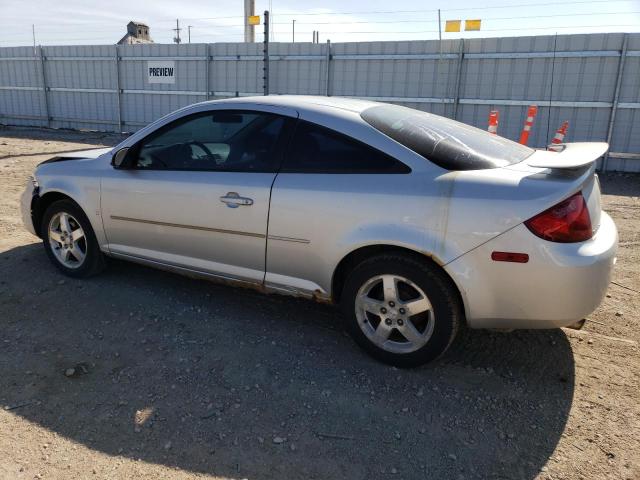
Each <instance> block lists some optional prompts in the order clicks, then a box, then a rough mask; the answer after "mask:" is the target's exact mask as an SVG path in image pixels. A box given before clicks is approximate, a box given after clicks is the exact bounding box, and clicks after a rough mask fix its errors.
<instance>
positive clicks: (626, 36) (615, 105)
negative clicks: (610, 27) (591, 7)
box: [602, 33, 629, 172]
mask: <svg viewBox="0 0 640 480" xmlns="http://www.w3.org/2000/svg"><path fill="white" fill-rule="evenodd" d="M628 41H629V34H628V33H625V34H624V40H622V50H621V51H620V62H618V74H617V76H616V89H615V91H614V93H613V102H612V104H611V114H610V115H609V127H608V128H607V143H608V144H611V138H612V137H613V124H614V122H615V120H616V111H617V110H618V100H619V98H620V85H621V84H622V74H623V73H624V62H625V60H626V58H627V44H628ZM609 148H611V147H609ZM608 163H609V150H607V153H606V154H605V156H604V159H603V160H602V171H603V172H606V171H607V164H608Z"/></svg>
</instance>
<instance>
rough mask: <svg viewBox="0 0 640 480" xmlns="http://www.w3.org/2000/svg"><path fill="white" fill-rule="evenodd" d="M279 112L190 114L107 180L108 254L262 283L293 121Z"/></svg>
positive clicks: (145, 142) (144, 143)
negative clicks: (274, 196)
mask: <svg viewBox="0 0 640 480" xmlns="http://www.w3.org/2000/svg"><path fill="white" fill-rule="evenodd" d="M292 121H293V120H292V119H290V118H287V117H286V116H283V115H278V114H275V113H273V112H259V111H243V110H214V111H207V112H200V113H195V114H192V115H187V116H185V117H182V118H180V119H178V120H176V121H174V122H171V123H169V124H167V125H165V126H163V127H161V128H159V129H158V130H156V131H155V132H153V133H151V134H150V135H148V136H147V137H145V138H144V139H142V140H141V141H139V142H138V143H136V144H135V145H134V146H133V147H131V148H130V150H129V153H128V155H127V159H126V161H125V162H126V165H127V168H124V169H122V168H120V169H112V170H110V171H109V172H108V173H107V174H106V175H105V177H103V179H102V189H101V192H102V199H101V208H102V217H103V222H104V227H105V233H106V236H107V240H108V248H109V251H110V253H112V254H114V255H116V256H121V257H125V258H129V259H133V260H135V259H139V260H146V261H151V262H157V263H161V264H165V265H172V266H177V267H182V268H187V269H190V270H195V271H200V272H205V273H214V274H217V275H220V276H223V277H227V278H232V279H237V280H243V281H248V282H255V283H261V282H262V281H263V279H264V272H265V248H266V235H267V217H268V212H269V197H270V193H271V186H272V184H273V181H274V178H275V175H276V172H277V169H278V166H279V163H280V158H281V153H282V146H283V142H284V140H285V137H286V132H288V130H289V128H288V127H289V122H292Z"/></svg>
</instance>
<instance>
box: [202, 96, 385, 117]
mask: <svg viewBox="0 0 640 480" xmlns="http://www.w3.org/2000/svg"><path fill="white" fill-rule="evenodd" d="M204 103H218V104H219V103H243V104H247V103H253V104H258V105H278V106H282V107H289V108H295V109H297V110H298V111H301V110H306V111H316V112H317V111H325V112H326V111H327V109H335V108H337V109H341V110H348V111H350V112H354V113H360V112H362V111H363V110H366V109H367V108H369V107H373V106H376V105H380V103H378V102H372V101H369V100H360V99H356V98H347V97H322V96H319V95H265V96H255V97H234V98H227V99H224V100H211V101H210V102H204Z"/></svg>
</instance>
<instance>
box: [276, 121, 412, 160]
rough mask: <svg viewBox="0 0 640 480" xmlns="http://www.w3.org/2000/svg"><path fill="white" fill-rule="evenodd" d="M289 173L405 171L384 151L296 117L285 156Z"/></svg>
mask: <svg viewBox="0 0 640 480" xmlns="http://www.w3.org/2000/svg"><path fill="white" fill-rule="evenodd" d="M283 171H284V172H289V173H408V172H410V171H411V169H409V167H407V166H406V165H404V164H403V163H401V162H399V161H398V160H396V159H395V158H393V157H390V156H389V155H387V154H386V153H383V152H381V151H379V150H376V149H375V148H373V147H370V146H368V145H365V144H364V143H361V142H359V141H357V140H355V139H353V138H351V137H348V136H346V135H343V134H341V133H339V132H336V131H335V130H331V129H328V128H325V127H321V126H319V125H316V124H314V123H310V122H305V121H303V120H300V121H299V122H298V125H297V127H296V131H295V133H294V135H293V139H292V140H291V146H290V148H289V151H288V152H287V154H286V156H285V162H284V167H283Z"/></svg>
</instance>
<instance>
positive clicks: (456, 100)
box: [452, 38, 464, 120]
mask: <svg viewBox="0 0 640 480" xmlns="http://www.w3.org/2000/svg"><path fill="white" fill-rule="evenodd" d="M463 60H464V38H461V39H460V49H459V50H458V70H457V72H456V83H455V87H454V91H453V116H452V118H453V119H454V120H456V118H457V116H458V104H459V103H460V79H461V78H462V62H463Z"/></svg>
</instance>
